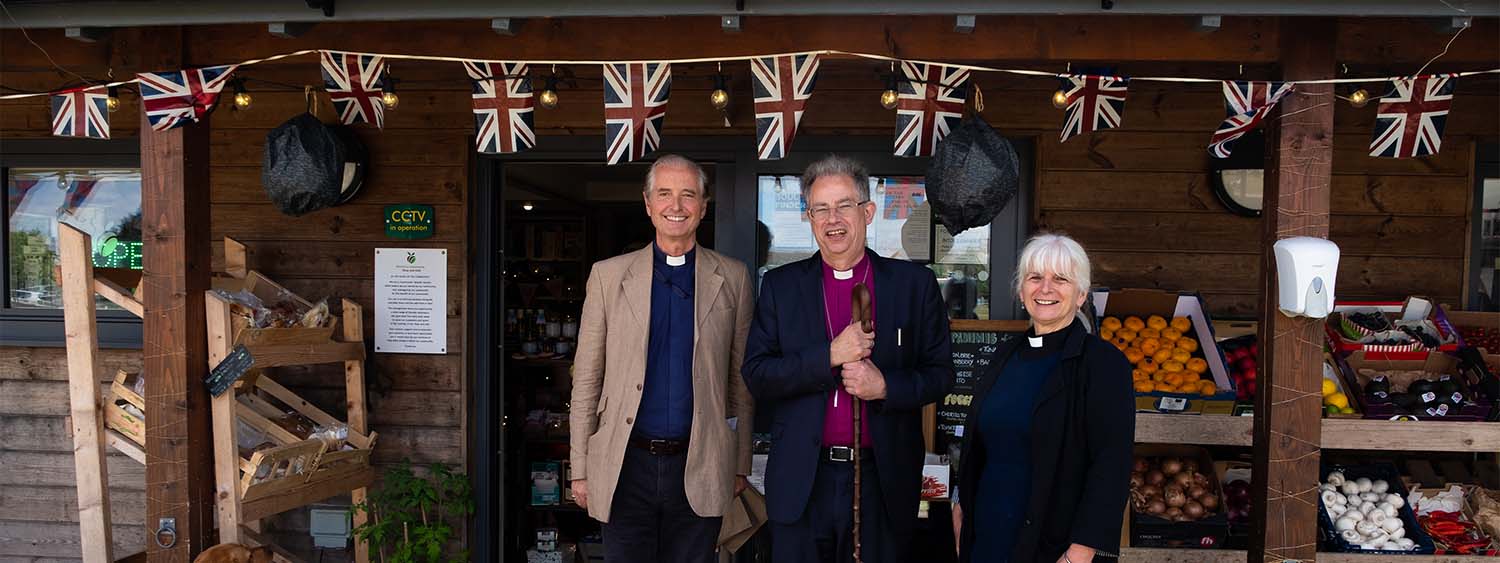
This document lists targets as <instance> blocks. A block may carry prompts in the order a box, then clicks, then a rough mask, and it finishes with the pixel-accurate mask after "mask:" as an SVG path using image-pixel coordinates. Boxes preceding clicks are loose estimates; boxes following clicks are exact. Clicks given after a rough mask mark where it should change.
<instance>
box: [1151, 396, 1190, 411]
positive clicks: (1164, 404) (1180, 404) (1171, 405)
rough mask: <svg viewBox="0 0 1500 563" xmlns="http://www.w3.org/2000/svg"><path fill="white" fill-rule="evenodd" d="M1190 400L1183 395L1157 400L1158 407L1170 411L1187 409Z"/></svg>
mask: <svg viewBox="0 0 1500 563" xmlns="http://www.w3.org/2000/svg"><path fill="white" fill-rule="evenodd" d="M1187 406H1188V400H1187V399H1185V398H1183V397H1162V398H1161V400H1160V401H1157V402H1156V408H1157V409H1158V410H1162V411H1168V412H1182V411H1185V410H1187Z"/></svg>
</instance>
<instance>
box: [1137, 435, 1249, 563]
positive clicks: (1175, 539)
mask: <svg viewBox="0 0 1500 563" xmlns="http://www.w3.org/2000/svg"><path fill="white" fill-rule="evenodd" d="M1135 455H1136V456H1137V457H1165V456H1171V457H1181V458H1191V459H1196V460H1198V472H1199V473H1202V474H1204V475H1205V476H1207V477H1208V481H1209V487H1210V488H1212V490H1213V494H1214V496H1216V497H1218V498H1219V510H1218V511H1217V512H1216V513H1215V514H1213V515H1212V516H1207V517H1204V518H1203V519H1201V520H1198V521H1195V522H1173V521H1171V520H1167V519H1165V518H1157V517H1155V516H1151V515H1149V514H1145V513H1140V512H1135V511H1134V510H1132V511H1131V514H1130V547H1168V548H1198V549H1213V548H1222V547H1224V542H1225V541H1226V540H1227V539H1228V537H1229V510H1228V508H1227V507H1226V506H1225V505H1224V488H1223V487H1222V486H1220V485H1219V474H1218V473H1219V472H1218V471H1216V468H1215V465H1214V460H1213V457H1211V456H1209V455H1208V450H1206V449H1203V448H1199V447H1196V446H1184V445H1177V444H1137V445H1136V446H1135Z"/></svg>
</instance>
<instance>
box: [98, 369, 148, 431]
mask: <svg viewBox="0 0 1500 563" xmlns="http://www.w3.org/2000/svg"><path fill="white" fill-rule="evenodd" d="M139 377H140V374H130V373H125V370H120V371H119V372H118V373H116V374H115V380H114V382H113V383H111V384H110V386H109V401H108V402H107V403H105V405H104V424H105V426H108V427H110V428H111V429H113V430H114V431H116V432H119V433H120V435H121V436H124V437H126V438H129V439H130V441H132V442H135V443H136V444H137V445H140V446H145V445H146V421H145V419H143V418H141V417H138V416H136V415H134V414H132V413H131V412H129V411H127V410H126V409H125V405H127V404H128V405H132V406H134V407H135V408H136V409H139V410H140V412H141V413H142V414H144V413H145V412H146V399H145V398H143V397H141V396H140V395H139V394H137V393H136V392H135V391H134V390H133V389H131V385H132V383H133V382H134V380H135V379H136V378H139Z"/></svg>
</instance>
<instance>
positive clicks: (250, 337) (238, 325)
mask: <svg viewBox="0 0 1500 563" xmlns="http://www.w3.org/2000/svg"><path fill="white" fill-rule="evenodd" d="M219 289H224V290H226V291H230V292H234V291H236V290H244V291H247V292H249V293H251V294H252V295H254V296H256V297H258V298H260V300H261V302H262V303H263V304H265V305H266V306H268V307H269V306H271V305H273V304H277V303H281V302H289V303H290V304H291V305H292V307H293V308H294V309H295V312H296V314H297V315H299V316H300V315H302V314H304V313H306V312H307V311H309V310H311V309H312V308H313V304H312V302H310V301H308V300H307V299H304V298H303V297H302V296H299V295H297V294H296V293H293V292H292V291H291V290H288V289H287V288H285V287H282V286H281V284H278V283H276V282H274V281H271V279H270V278H268V277H266V276H265V275H263V274H261V273H260V272H257V271H255V270H250V272H249V273H248V274H246V275H245V277H244V278H243V279H239V280H235V281H234V282H225V283H221V284H219ZM237 308H238V307H236V309H237ZM231 318H232V320H233V338H232V339H231V342H233V343H235V344H266V345H274V344H322V343H327V342H332V341H333V331H334V328H335V325H336V324H337V318H335V317H329V318H330V320H329V322H328V323H327V326H321V327H315V328H314V327H300V326H298V327H276V328H255V327H251V326H250V319H249V318H247V317H245V316H244V315H243V314H235V315H232V316H231Z"/></svg>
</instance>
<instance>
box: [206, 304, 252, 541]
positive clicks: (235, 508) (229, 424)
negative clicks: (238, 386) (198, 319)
mask: <svg viewBox="0 0 1500 563" xmlns="http://www.w3.org/2000/svg"><path fill="white" fill-rule="evenodd" d="M203 301H204V316H205V317H206V321H205V322H206V325H205V326H207V327H208V328H207V331H208V362H207V364H206V365H218V363H219V362H220V361H222V360H223V359H224V357H225V356H228V355H229V351H230V349H231V348H232V347H233V346H234V342H233V338H234V325H233V323H232V322H231V320H230V316H229V304H228V303H226V302H224V300H223V298H221V297H219V296H218V295H216V294H214V293H207V292H205V293H204V294H203ZM234 394H235V390H234V389H233V388H231V389H228V390H226V391H224V393H223V394H221V395H219V396H218V397H213V398H211V399H209V401H210V403H211V412H212V419H213V420H212V421H211V425H212V428H213V459H214V465H213V468H214V482H215V488H214V494H215V497H216V498H217V499H218V503H217V504H216V507H215V508H216V510H215V515H216V517H217V519H218V522H219V542H220V543H242V538H241V537H240V536H241V534H242V533H243V532H244V530H242V529H241V528H240V523H241V522H242V520H241V518H240V490H239V483H240V452H239V447H238V444H239V439H238V437H237V436H236V434H235V418H234V412H235V398H234Z"/></svg>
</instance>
